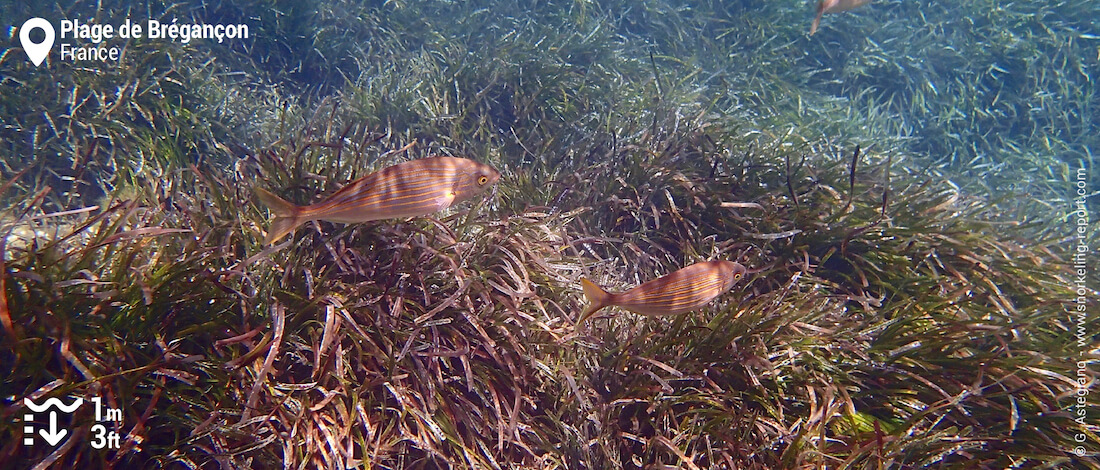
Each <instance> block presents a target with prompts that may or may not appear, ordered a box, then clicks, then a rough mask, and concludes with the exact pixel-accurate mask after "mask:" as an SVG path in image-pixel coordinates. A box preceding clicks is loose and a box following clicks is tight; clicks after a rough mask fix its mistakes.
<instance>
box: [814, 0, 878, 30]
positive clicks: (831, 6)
mask: <svg viewBox="0 0 1100 470" xmlns="http://www.w3.org/2000/svg"><path fill="white" fill-rule="evenodd" d="M868 3H871V0H821V1H820V2H817V16H815V17H814V23H813V24H812V25H810V36H813V35H814V33H816V32H817V27H818V26H819V25H820V24H821V15H824V14H826V13H840V12H842V11H848V10H851V9H853V8H858V7H861V6H863V5H866V4H868Z"/></svg>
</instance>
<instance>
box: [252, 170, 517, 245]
mask: <svg viewBox="0 0 1100 470" xmlns="http://www.w3.org/2000/svg"><path fill="white" fill-rule="evenodd" d="M498 180H500V172H499V171H497V170H495V169H494V168H493V167H491V166H489V165H485V164H483V163H478V162H475V161H473V160H467V159H465V158H455V157H432V158H424V159H420V160H413V161H409V162H405V163H399V164H397V165H393V166H390V167H387V168H384V169H382V170H380V171H377V172H375V173H371V174H369V175H367V176H364V177H362V178H359V179H357V180H355V181H352V182H351V183H349V184H348V185H347V186H344V187H343V188H341V189H340V190H339V191H336V193H335V194H333V195H332V196H329V197H328V198H327V199H325V200H324V201H321V202H318V203H316V204H312V205H308V206H297V205H294V204H292V203H290V202H287V201H285V200H283V199H282V198H280V197H279V196H276V195H275V194H273V193H271V192H270V191H267V190H265V189H262V188H256V196H257V197H258V198H259V199H260V202H263V203H264V205H266V206H267V207H268V209H270V210H271V213H272V214H274V215H275V218H274V219H273V220H272V221H271V227H270V228H269V229H268V232H267V238H266V239H265V240H264V243H265V244H269V245H270V244H272V243H275V242H277V241H279V239H280V238H283V237H284V236H286V235H287V234H289V233H290V232H292V231H294V229H295V228H297V227H298V226H299V225H302V224H304V223H306V222H309V221H311V220H327V221H329V222H341V223H347V224H350V223H358V222H368V221H371V220H382V219H397V218H404V217H417V216H422V215H428V214H431V213H433V212H438V211H441V210H443V209H446V208H448V207H450V206H452V205H454V204H456V203H459V202H462V201H464V200H466V199H469V198H471V197H473V196H475V195H477V194H479V193H481V192H482V191H485V190H486V189H488V188H489V187H490V186H492V185H493V184H494V183H496V182H497V181H498Z"/></svg>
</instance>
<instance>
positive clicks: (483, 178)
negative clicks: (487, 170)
mask: <svg viewBox="0 0 1100 470" xmlns="http://www.w3.org/2000/svg"><path fill="white" fill-rule="evenodd" d="M488 182H489V177H488V176H485V175H481V176H479V177H478V178H477V184H479V185H482V186H484V185H485V183H488Z"/></svg>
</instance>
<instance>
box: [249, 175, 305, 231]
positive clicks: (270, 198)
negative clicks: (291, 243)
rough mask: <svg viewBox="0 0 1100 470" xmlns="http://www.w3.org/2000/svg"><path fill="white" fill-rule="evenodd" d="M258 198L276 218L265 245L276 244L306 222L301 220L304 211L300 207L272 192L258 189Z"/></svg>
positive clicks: (272, 222)
mask: <svg viewBox="0 0 1100 470" xmlns="http://www.w3.org/2000/svg"><path fill="white" fill-rule="evenodd" d="M256 197H258V198H260V202H262V203H264V205H265V206H267V208H268V209H269V210H271V213H272V214H273V215H274V216H275V218H274V219H272V220H271V227H269V228H268V229H267V238H265V239H264V244H265V245H271V244H274V243H275V242H277V241H279V239H280V238H283V237H285V236H286V235H287V234H288V233H290V232H292V231H294V229H295V228H296V227H298V226H299V225H301V224H302V222H304V221H303V220H301V219H302V218H301V212H302V211H301V209H300V208H299V207H298V206H296V205H294V204H293V203H290V202H288V201H286V200H285V199H283V198H281V197H279V196H276V195H275V194H274V193H272V192H271V191H268V190H266V189H263V188H256Z"/></svg>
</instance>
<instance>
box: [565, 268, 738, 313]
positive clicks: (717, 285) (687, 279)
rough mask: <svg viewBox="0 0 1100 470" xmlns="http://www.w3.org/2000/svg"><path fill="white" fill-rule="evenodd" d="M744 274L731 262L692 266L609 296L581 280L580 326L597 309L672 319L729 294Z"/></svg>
mask: <svg viewBox="0 0 1100 470" xmlns="http://www.w3.org/2000/svg"><path fill="white" fill-rule="evenodd" d="M746 272H747V270H746V269H745V267H744V266H742V265H741V264H740V263H735V262H733V261H707V262H704V263H696V264H693V265H691V266H688V267H686V268H683V269H681V270H678V271H675V272H673V273H672V274H668V275H666V276H663V277H659V278H657V279H654V280H652V281H649V282H646V283H644V284H642V285H640V286H637V287H635V288H633V289H630V290H628V291H626V292H623V293H618V294H615V293H610V292H607V291H605V290H603V288H601V287H600V286H598V285H596V283H594V282H592V281H589V280H588V279H581V286H583V287H584V295H585V297H588V302H589V304H588V308H586V309H585V310H584V313H582V314H581V318H580V320H579V321H578V322H577V324H578V325H580V324H581V323H582V322H584V321H585V320H587V319H588V317H590V316H592V314H594V313H596V312H597V311H599V310H600V309H602V308H604V307H608V306H612V305H615V306H618V307H622V308H624V309H627V310H630V311H631V312H634V313H639V314H642V315H675V314H677V313H684V312H690V311H692V310H695V309H697V308H699V307H702V306H704V305H706V304H708V303H710V301H712V300H714V299H715V298H717V297H718V296H720V295H722V294H724V293H726V291H728V290H730V289H731V288H732V287H733V285H734V284H736V283H737V281H740V280H741V278H743V277H745V273H746Z"/></svg>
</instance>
